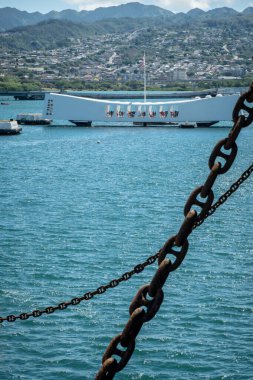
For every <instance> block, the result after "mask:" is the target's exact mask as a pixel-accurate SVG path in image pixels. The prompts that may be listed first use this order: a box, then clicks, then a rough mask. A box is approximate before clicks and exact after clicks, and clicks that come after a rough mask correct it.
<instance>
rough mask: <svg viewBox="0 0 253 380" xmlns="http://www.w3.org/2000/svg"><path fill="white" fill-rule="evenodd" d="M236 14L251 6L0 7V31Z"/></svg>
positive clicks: (249, 11) (251, 10) (249, 12)
mask: <svg viewBox="0 0 253 380" xmlns="http://www.w3.org/2000/svg"><path fill="white" fill-rule="evenodd" d="M237 14H246V15H252V14H253V7H247V8H246V9H245V10H244V11H242V12H237V11H235V10H234V9H232V8H228V7H221V8H215V9H211V10H209V11H206V12H205V11H203V10H201V9H198V8H194V9H191V10H190V11H188V12H186V13H183V12H180V13H173V12H171V11H169V10H167V9H163V8H161V7H158V6H155V5H144V4H141V3H139V2H130V3H127V4H122V5H118V6H111V7H99V8H97V9H95V10H92V11H86V10H82V11H79V12H78V11H75V10H73V9H65V10H62V11H60V12H58V11H53V10H52V11H50V12H48V13H45V14H42V13H40V12H32V13H29V12H27V11H20V10H18V9H16V8H11V7H4V8H0V31H2V32H5V31H9V30H11V29H14V28H17V27H22V26H29V25H36V24H38V23H40V22H43V21H48V20H50V19H56V20H67V21H71V22H74V23H93V22H97V21H100V20H105V19H113V18H115V19H119V18H126V17H129V18H133V19H138V18H139V19H144V18H151V19H154V18H158V17H162V18H170V19H171V18H176V19H180V20H182V19H184V20H187V19H193V18H206V19H210V18H213V17H216V18H218V19H219V18H223V17H231V16H235V15H237Z"/></svg>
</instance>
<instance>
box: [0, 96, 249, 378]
mask: <svg viewBox="0 0 253 380" xmlns="http://www.w3.org/2000/svg"><path fill="white" fill-rule="evenodd" d="M41 109H42V102H40V101H24V102H15V101H10V102H9V105H1V106H0V119H4V118H10V117H13V118H15V116H16V114H17V113H19V112H28V111H30V112H36V111H37V112H38V111H41ZM228 132H229V129H228V128H211V129H202V128H197V129H189V130H185V129H178V128H171V127H170V128H163V127H153V128H131V127H124V128H120V127H109V126H108V127H106V128H100V127H94V128H77V127H70V126H67V127H65V126H63V125H62V126H57V127H48V126H44V127H40V126H37V127H31V126H23V131H22V133H21V134H20V135H15V136H0V184H1V198H0V215H1V218H0V269H1V277H0V316H3V317H4V316H6V315H9V314H20V313H21V312H31V311H32V310H35V309H43V308H45V307H47V306H51V305H52V306H55V305H57V304H58V303H60V302H62V301H69V300H70V299H72V298H73V297H75V296H81V295H82V294H84V293H86V292H88V291H93V290H95V289H96V288H97V287H99V286H100V285H104V284H107V283H108V282H110V281H111V280H112V279H114V278H117V277H120V276H121V275H122V274H123V273H125V272H126V271H128V270H131V269H132V268H133V267H134V266H135V265H136V264H138V263H141V262H143V261H145V259H146V258H147V257H149V256H150V255H152V254H154V253H156V252H157V251H158V250H159V248H161V246H162V245H163V243H164V242H165V241H166V240H167V239H168V238H169V237H170V236H171V235H174V234H175V233H177V231H178V228H179V227H180V225H181V223H182V221H183V207H184V204H185V202H186V200H187V198H188V196H189V193H190V192H191V191H192V190H193V189H194V188H195V187H196V186H198V185H201V184H203V182H204V181H205V179H206V177H207V175H208V173H209V168H208V164H207V162H208V158H209V155H210V152H211V151H212V149H213V146H214V144H215V143H216V142H217V141H218V140H220V139H222V138H224V137H226V136H227V134H228ZM252 142H253V128H252V126H250V127H248V128H246V129H244V130H243V131H242V132H241V134H240V136H239V138H238V154H237V157H236V160H235V162H234V164H233V166H232V168H231V169H230V170H229V172H228V173H226V174H224V175H221V176H219V177H218V179H217V181H216V183H215V186H214V193H215V198H216V199H217V198H218V197H219V196H220V195H221V194H222V193H223V192H225V191H226V190H227V189H228V188H229V187H230V185H231V184H232V183H233V182H234V181H235V180H236V179H237V178H238V177H239V176H240V175H241V173H242V172H243V171H244V170H245V169H246V168H247V167H248V166H249V165H250V164H251V162H252V153H253V145H252ZM252 193H253V178H252V176H251V177H250V178H249V179H248V180H247V181H246V182H244V183H243V184H242V185H241V187H240V188H239V189H238V191H237V192H236V193H235V194H233V195H232V196H231V197H230V198H229V199H228V201H227V202H226V203H225V204H224V205H222V206H221V207H220V208H219V209H218V210H217V211H216V212H215V214H214V215H212V216H211V217H210V218H208V219H207V220H206V221H205V222H204V223H203V224H202V225H201V226H200V227H199V228H197V229H196V230H194V231H193V232H192V234H191V236H190V238H189V243H190V248H189V251H188V254H187V256H186V258H185V260H184V262H183V264H182V266H181V267H180V268H179V269H178V270H177V271H175V272H173V273H171V275H170V276H169V278H168V281H167V282H166V284H165V286H164V288H163V289H164V292H165V298H164V302H163V304H162V306H161V308H160V310H159V312H158V314H157V315H156V317H155V318H154V319H153V320H151V321H150V322H149V323H146V324H145V325H144V326H143V328H142V330H141V332H140V333H139V335H138V337H137V339H136V348H135V352H134V354H133V356H132V358H131V360H130V362H129V363H128V365H127V366H126V367H125V369H124V370H123V371H122V372H120V373H119V374H118V375H116V377H115V378H116V379H123V380H130V379H132V380H133V379H142V380H151V379H156V380H158V379H159V380H167V379H168V380H172V379H173V380H189V379H190V380H192V379H194V380H195V379H199V380H200V379H201V380H202V379H212V380H218V379H230V380H232V379H234V380H235V379H236V380H246V379H247V380H249V379H253V301H252V287H253V277H252V273H253V248H252V242H253V234H252V222H253V213H252V210H253V197H252ZM156 268H157V264H156V263H155V264H153V265H151V266H150V267H148V268H146V269H145V270H144V271H143V272H142V273H141V274H139V275H135V276H133V277H132V279H131V280H129V281H127V282H124V283H122V284H120V285H119V286H118V287H116V288H114V289H110V290H108V291H107V292H106V293H104V294H102V295H100V296H96V297H94V298H93V299H92V300H90V301H83V302H82V303H81V304H79V305H77V306H72V307H69V308H68V309H66V310H64V311H56V312H55V313H54V314H52V315H43V316H41V317H39V318H36V319H35V318H30V319H29V320H27V321H19V320H18V321H16V322H14V323H8V322H4V323H3V325H2V327H0V347H1V356H0V379H1V380H14V379H15V380H16V379H25V380H37V379H38V380H39V379H47V380H60V379H61V380H70V379H73V380H81V379H82V380H84V379H93V378H94V376H95V374H96V372H97V371H98V369H99V368H100V365H101V358H102V355H103V353H104V351H105V349H106V347H107V345H108V343H109V341H110V340H111V338H112V337H114V336H115V335H116V334H118V333H120V332H121V331H122V329H123V327H124V326H125V323H126V322H127V320H128V318H129V314H128V307H129V304H130V302H131V300H132V298H133V296H134V295H135V294H136V291H137V290H138V289H139V287H140V286H141V285H143V284H146V283H148V282H149V281H150V280H151V278H152V276H153V274H154V273H155V270H156Z"/></svg>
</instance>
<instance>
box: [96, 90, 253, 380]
mask: <svg viewBox="0 0 253 380" xmlns="http://www.w3.org/2000/svg"><path fill="white" fill-rule="evenodd" d="M245 101H246V102H248V103H252V102H253V83H252V85H251V87H250V89H249V90H248V91H247V92H246V93H245V94H242V95H241V96H240V97H239V99H238V101H237V103H236V105H235V108H234V111H233V121H234V126H233V128H232V129H231V131H230V133H229V135H228V137H227V138H226V139H223V140H221V141H219V142H218V143H217V144H216V146H215V147H214V149H213V151H212V153H211V155H210V158H209V168H210V173H209V175H208V177H207V180H206V182H205V183H204V185H202V186H200V187H197V188H196V189H195V190H194V191H193V192H192V193H191V194H190V196H189V198H188V200H187V201H186V204H185V207H184V216H185V219H184V221H183V223H182V225H181V227H180V228H179V231H178V233H177V235H175V236H172V237H171V238H170V239H169V240H168V241H167V242H166V243H165V244H164V246H163V247H162V249H161V250H160V251H159V252H158V265H159V267H158V270H157V271H156V273H155V275H154V276H153V278H152V280H151V282H150V284H148V285H144V286H142V287H141V288H140V289H139V290H138V292H137V294H136V295H135V297H134V298H133V300H132V302H131V304H130V307H129V314H130V318H129V320H128V322H127V324H126V326H125V328H124V330H123V331H122V333H121V334H119V335H117V336H116V337H115V338H113V339H112V340H111V342H110V343H109V345H108V347H107V349H106V351H105V353H104V355H103V358H102V366H101V368H100V370H99V372H98V373H97V375H96V380H105V379H113V378H114V376H115V374H116V373H117V372H119V371H121V370H122V369H123V368H124V367H125V366H126V364H127V363H128V361H129V360H130V358H131V356H132V354H133V351H134V347H135V338H136V337H137V335H138V333H139V331H140V329H141V327H142V325H143V324H144V323H145V322H147V321H150V320H151V319H152V318H153V317H154V316H155V315H156V313H157V311H158V310H159V308H160V306H161V304H162V302H163V298H164V293H163V290H162V287H163V285H164V284H165V282H166V280H167V278H168V276H169V274H170V272H172V271H174V270H175V269H177V268H178V267H179V266H180V265H181V263H182V261H183V260H184V258H185V256H186V254H187V251H188V248H189V242H188V236H189V235H190V234H191V232H192V230H193V229H194V228H196V227H197V226H199V225H200V224H201V223H203V221H204V220H205V219H206V218H207V217H208V216H210V215H211V214H213V213H214V212H215V210H216V209H217V208H218V207H219V206H220V205H221V204H222V203H224V202H225V201H226V200H227V198H228V196H230V195H231V194H232V193H233V192H234V191H236V189H237V188H238V186H240V184H241V183H242V182H243V181H244V180H245V179H246V178H248V176H249V175H250V174H251V173H252V170H253V164H252V165H251V166H250V167H249V168H248V169H247V170H246V171H245V172H244V173H243V174H242V176H241V177H240V178H239V180H238V181H237V182H236V184H233V185H232V186H231V187H230V189H229V190H228V191H227V192H226V193H225V194H224V195H222V196H221V197H220V198H219V200H218V201H217V202H216V203H215V204H214V205H212V203H213V200H214V194H213V190H212V186H213V184H214V183H215V181H216V178H217V176H218V175H220V174H224V173H226V172H227V171H228V170H229V169H230V167H231V165H232V164H233V162H234V160H235V157H236V155H237V144H236V142H235V140H236V139H237V137H238V136H239V133H240V131H241V129H242V128H244V127H247V126H248V125H249V124H250V123H251V122H252V121H253V108H250V107H249V106H248V105H245V103H244V102H245ZM244 111H245V112H244ZM242 112H243V115H242V114H241V113H242ZM245 113H246V114H247V115H246V116H245ZM218 157H221V158H222V159H223V162H224V161H225V162H224V164H223V165H222V163H221V162H219V161H216V160H217V158H218ZM198 197H199V198H198ZM195 205H197V206H198V207H199V208H200V209H201V211H200V212H199V214H198V213H197V211H196V210H195V209H192V207H194V206H195ZM167 255H169V258H168V259H167V258H166V256H167ZM171 257H174V261H171ZM122 348H124V350H122ZM113 355H114V356H118V357H120V360H119V361H117V360H116V359H115V357H114V358H113V357H112V356H113Z"/></svg>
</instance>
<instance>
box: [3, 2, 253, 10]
mask: <svg viewBox="0 0 253 380" xmlns="http://www.w3.org/2000/svg"><path fill="white" fill-rule="evenodd" d="M133 1H138V2H140V3H142V4H146V5H157V6H159V7H161V8H164V9H168V10H170V11H172V12H174V13H178V12H188V11H189V10H190V9H193V8H200V9H203V10H204V11H207V10H209V9H214V8H220V7H229V8H233V9H235V10H236V11H238V12H241V11H243V10H244V9H245V8H247V7H253V0H248V1H247V0H177V1H175V0H0V8H4V7H13V8H17V9H19V10H21V11H27V12H29V13H31V12H36V11H38V12H40V13H48V12H50V11H52V10H55V11H61V10H63V9H74V10H76V11H81V10H93V9H96V8H99V7H109V6H113V5H120V4H126V3H130V2H133Z"/></svg>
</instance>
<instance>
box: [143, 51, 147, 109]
mask: <svg viewBox="0 0 253 380" xmlns="http://www.w3.org/2000/svg"><path fill="white" fill-rule="evenodd" d="M143 65H144V66H143V67H144V103H146V100H147V80H146V55H145V51H144V56H143Z"/></svg>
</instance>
